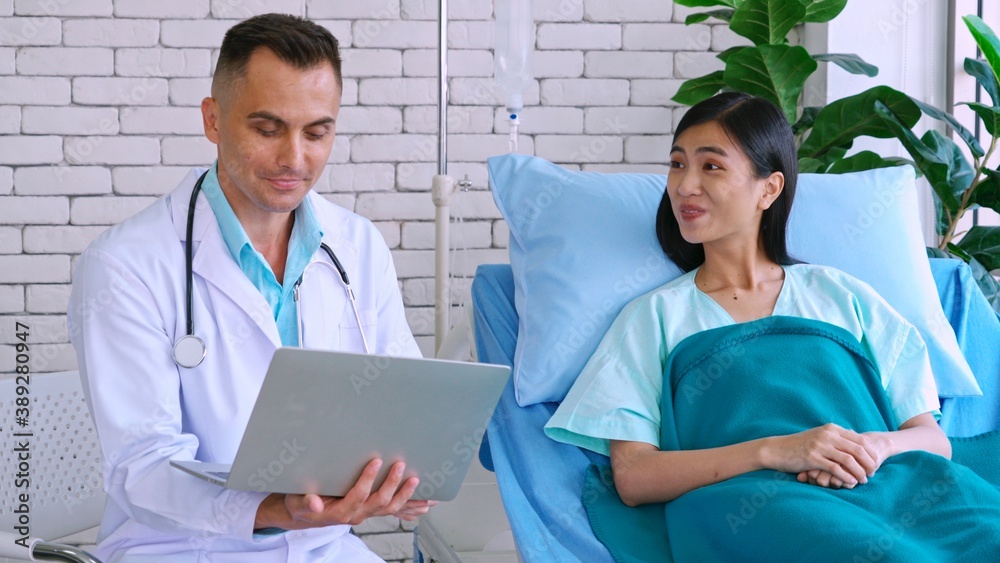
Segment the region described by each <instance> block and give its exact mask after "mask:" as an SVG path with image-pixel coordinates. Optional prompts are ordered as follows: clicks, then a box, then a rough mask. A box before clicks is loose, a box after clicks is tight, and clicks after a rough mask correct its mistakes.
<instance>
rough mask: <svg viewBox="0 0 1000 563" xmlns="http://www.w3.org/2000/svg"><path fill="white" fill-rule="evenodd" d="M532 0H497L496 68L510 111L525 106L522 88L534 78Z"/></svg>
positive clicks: (494, 66)
mask: <svg viewBox="0 0 1000 563" xmlns="http://www.w3.org/2000/svg"><path fill="white" fill-rule="evenodd" d="M531 1H532V0H496V26H497V27H496V49H495V52H494V59H493V60H494V63H493V72H494V75H495V76H496V79H497V82H499V83H500V88H501V89H502V90H503V93H504V96H505V99H506V101H507V112H508V113H517V112H519V111H521V109H522V108H523V107H524V98H523V92H524V89H525V88H526V87H527V86H528V83H529V82H531V79H532V76H531V52H532V51H533V50H534V49H535V22H534V12H533V11H532V6H531Z"/></svg>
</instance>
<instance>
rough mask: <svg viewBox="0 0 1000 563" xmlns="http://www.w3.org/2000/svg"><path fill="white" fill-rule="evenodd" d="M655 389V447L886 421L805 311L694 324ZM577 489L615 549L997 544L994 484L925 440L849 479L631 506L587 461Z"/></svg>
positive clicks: (749, 556) (867, 374) (998, 547)
mask: <svg viewBox="0 0 1000 563" xmlns="http://www.w3.org/2000/svg"><path fill="white" fill-rule="evenodd" d="M663 389H664V397H663V399H662V404H661V409H662V427H661V433H660V441H661V443H660V449H662V450H679V449H686V450H687V449H704V448H713V447H719V446H725V445H730V444H735V443H740V442H745V441H748V440H753V439H757V438H763V437H767V436H778V435H785V434H792V433H796V432H801V431H803V430H807V429H810V428H815V427H817V426H822V425H823V424H826V423H828V422H833V423H836V424H838V425H840V426H843V427H845V428H850V429H853V430H855V431H857V432H868V431H885V430H888V429H895V428H896V427H897V424H896V421H895V420H893V417H892V413H891V411H890V409H889V404H888V399H887V398H886V396H885V392H884V390H883V388H882V385H881V383H880V379H879V376H878V373H877V371H876V369H875V367H874V365H873V364H872V362H871V361H870V359H869V358H868V355H867V353H866V352H865V351H864V350H863V349H862V348H861V347H860V346H859V344H858V342H857V340H856V339H855V338H854V337H853V336H852V335H851V334H850V333H848V332H847V331H845V330H843V329H841V328H838V327H835V326H832V325H830V324H827V323H822V322H818V321H812V320H807V319H799V318H790V317H770V318H766V319H761V320H758V321H754V322H751V323H743V324H737V325H734V326H729V327H723V328H719V329H715V330H710V331H705V332H702V333H699V334H696V335H694V336H692V337H690V338H688V339H686V340H684V341H683V342H681V343H680V345H678V346H677V347H676V349H675V350H674V351H673V352H672V353H671V355H670V357H669V358H668V359H667V368H666V370H665V374H664V386H663ZM987 438H988V439H989V440H990V441H991V442H992V443H993V444H994V445H995V444H996V443H997V440H996V436H989V437H987ZM971 444H972V442H969V443H965V444H963V445H962V447H963V448H964V449H963V450H962V451H963V452H964V454H963V455H966V456H967V457H970V458H973V459H974V458H977V457H983V456H976V455H975V454H973V453H970V452H972V451H973V449H970V447H969V446H970V445H971ZM995 456H996V450H995V449H994V450H993V451H992V452H989V453H988V457H990V458H994V459H995ZM583 500H584V505H585V506H586V507H587V511H588V515H589V516H590V520H591V524H592V526H593V528H594V532H595V534H596V535H597V536H598V538H599V539H601V541H602V542H603V543H604V544H605V545H607V546H608V549H609V550H610V551H611V553H612V555H613V556H614V557H615V558H616V560H618V561H671V560H677V561H737V560H739V561H751V560H767V561H848V562H852V563H854V562H862V561H881V562H885V561H900V562H902V561H907V562H912V561H948V560H954V559H957V558H959V557H961V558H962V559H969V560H976V559H977V558H978V559H979V560H982V561H992V560H996V558H997V556H998V554H1000V490H998V488H997V487H996V486H995V485H993V484H990V483H989V482H988V481H986V480H984V479H983V478H982V477H980V476H979V475H977V474H976V473H975V472H974V471H972V470H971V469H969V468H968V467H965V466H963V465H960V464H958V463H955V462H952V461H949V460H947V459H944V458H942V457H940V456H936V455H933V454H929V453H925V452H910V453H905V454H901V455H898V456H895V457H892V458H890V459H888V460H887V461H886V462H885V463H884V464H883V465H882V467H881V468H880V469H879V471H878V472H877V473H876V474H875V476H874V477H872V478H871V479H869V481H868V483H866V484H864V485H859V486H857V487H855V488H854V489H853V490H847V489H843V490H833V489H826V488H823V487H818V486H815V485H809V484H804V483H799V482H798V481H797V480H796V479H795V476H794V475H790V474H785V473H780V472H777V471H770V470H767V471H756V472H753V473H747V474H744V475H740V476H737V477H734V478H732V479H728V480H726V481H723V482H720V483H716V484H714V485H710V486H707V487H702V488H699V489H696V490H694V491H691V492H689V493H687V494H685V495H682V496H681V497H679V498H677V499H676V500H674V501H672V502H670V503H667V504H666V505H662V504H661V505H646V506H643V507H640V508H639V509H630V508H628V507H626V506H625V505H624V504H622V503H621V501H620V500H619V499H618V497H617V494H616V493H615V492H614V485H613V480H612V477H611V475H610V470H609V469H608V468H607V467H597V466H592V467H591V468H590V471H589V474H588V476H587V484H586V487H585V490H584V499H583Z"/></svg>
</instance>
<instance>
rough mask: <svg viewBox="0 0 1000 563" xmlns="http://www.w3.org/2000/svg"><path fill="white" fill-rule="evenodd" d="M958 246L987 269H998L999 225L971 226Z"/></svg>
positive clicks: (999, 265) (999, 253) (999, 251)
mask: <svg viewBox="0 0 1000 563" xmlns="http://www.w3.org/2000/svg"><path fill="white" fill-rule="evenodd" d="M958 246H959V248H961V249H962V250H964V251H965V252H967V253H968V254H969V255H971V256H972V257H973V258H975V259H976V260H978V261H979V263H980V264H982V265H983V266H984V267H985V268H986V269H987V270H997V269H1000V227H972V228H971V229H969V232H967V233H965V236H964V237H962V240H960V241H959V242H958Z"/></svg>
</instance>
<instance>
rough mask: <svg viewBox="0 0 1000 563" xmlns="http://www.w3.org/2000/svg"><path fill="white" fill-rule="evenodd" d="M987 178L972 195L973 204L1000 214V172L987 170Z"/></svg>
mask: <svg viewBox="0 0 1000 563" xmlns="http://www.w3.org/2000/svg"><path fill="white" fill-rule="evenodd" d="M983 172H984V173H985V174H986V178H985V179H984V180H983V182H982V183H981V184H979V186H978V187H976V193H974V194H972V202H973V203H975V204H976V205H979V206H981V207H986V208H988V209H992V210H993V211H996V212H997V213H1000V171H997V170H990V169H988V168H987V169H985V170H983Z"/></svg>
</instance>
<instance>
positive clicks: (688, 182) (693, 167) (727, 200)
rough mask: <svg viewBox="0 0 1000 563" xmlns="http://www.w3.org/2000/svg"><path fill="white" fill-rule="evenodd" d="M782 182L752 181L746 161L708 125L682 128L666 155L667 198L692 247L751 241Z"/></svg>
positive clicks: (775, 178) (771, 179)
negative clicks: (667, 155)
mask: <svg viewBox="0 0 1000 563" xmlns="http://www.w3.org/2000/svg"><path fill="white" fill-rule="evenodd" d="M783 186H784V176H783V175H782V174H781V173H780V172H775V173H773V174H771V175H770V176H768V177H767V178H764V179H758V178H756V177H755V176H754V172H753V165H752V164H751V163H750V159H749V158H748V157H747V155H746V154H745V153H744V152H743V151H742V150H741V149H740V148H739V147H738V146H737V145H736V144H735V143H734V142H733V141H732V140H730V138H729V136H728V135H726V133H725V131H723V130H722V128H721V127H719V125H718V124H717V123H715V122H714V121H710V122H707V123H702V124H700V125H695V126H693V127H690V128H688V129H687V130H686V131H684V133H682V134H681V136H680V137H678V138H677V139H675V140H674V145H673V147H672V148H671V150H670V174H669V175H668V176H667V193H668V194H669V197H670V205H671V207H672V208H673V211H674V217H676V218H677V223H678V224H679V226H680V231H681V236H683V237H684V240H686V241H687V242H690V243H692V244H699V243H701V244H711V243H715V242H726V241H734V242H747V241H753V243H754V247H756V241H757V238H758V233H759V231H760V220H761V216H762V215H763V213H764V210H765V209H767V208H768V207H770V206H771V204H772V203H773V202H774V200H775V199H776V198H777V197H778V194H780V193H781V188H782V187H783Z"/></svg>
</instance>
